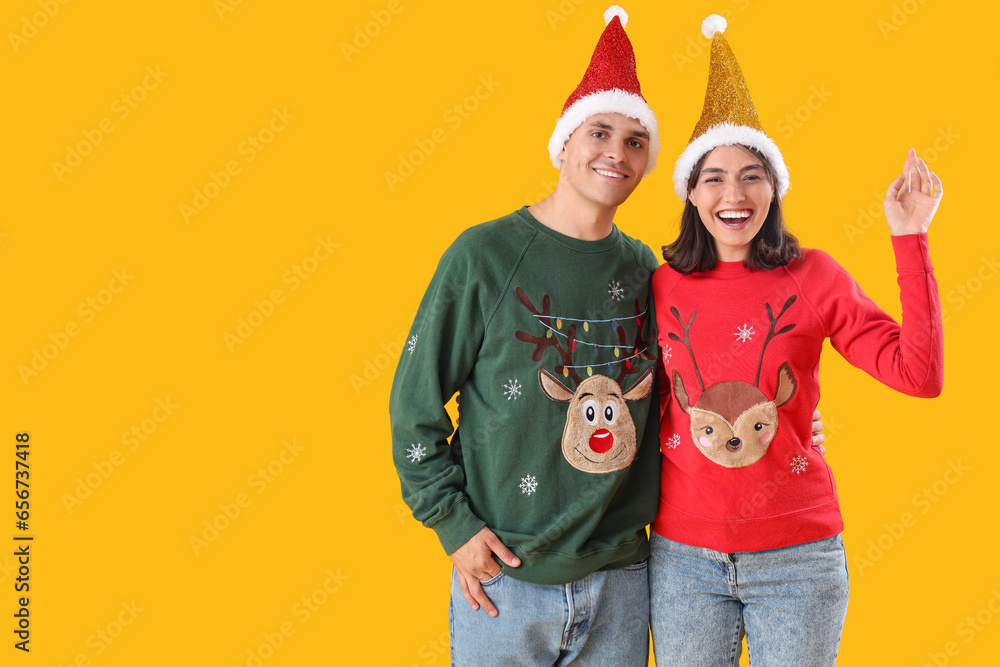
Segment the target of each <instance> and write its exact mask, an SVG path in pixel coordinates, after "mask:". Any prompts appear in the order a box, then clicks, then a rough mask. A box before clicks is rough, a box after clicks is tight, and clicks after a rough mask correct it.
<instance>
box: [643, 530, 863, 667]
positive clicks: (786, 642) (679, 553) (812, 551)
mask: <svg viewBox="0 0 1000 667" xmlns="http://www.w3.org/2000/svg"><path fill="white" fill-rule="evenodd" d="M650 538H651V539H650V544H651V547H652V554H651V555H650V557H649V597H650V605H651V612H650V627H651V628H652V631H653V653H654V655H655V657H656V665H657V667H665V666H667V665H682V666H683V667H723V666H728V665H732V666H733V667H736V665H738V664H739V656H740V640H741V639H742V637H743V634H744V632H745V633H746V638H747V650H748V653H749V657H750V664H751V665H752V666H753V667H788V666H789V665H795V667H821V666H824V667H825V666H826V665H835V664H836V662H837V651H838V649H839V648H840V635H841V632H842V631H843V629H844V617H845V616H846V614H847V595H848V582H847V559H846V557H845V555H844V543H843V541H842V540H841V537H840V535H836V536H834V537H831V538H827V539H825V540H817V541H815V542H807V543H805V544H797V545H795V546H791V547H784V548H781V549H768V550H766V551H746V552H739V553H733V554H726V553H720V552H718V551H712V550H711V549H703V548H701V547H691V546H687V545H685V544H680V543H678V542H673V541H671V540H668V539H666V538H664V537H662V536H660V535H658V534H657V533H655V532H654V533H652V535H651V536H650Z"/></svg>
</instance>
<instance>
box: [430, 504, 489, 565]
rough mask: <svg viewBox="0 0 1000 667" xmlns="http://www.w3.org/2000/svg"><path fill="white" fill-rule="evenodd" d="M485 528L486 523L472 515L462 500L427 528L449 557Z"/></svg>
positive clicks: (467, 505)
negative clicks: (432, 532)
mask: <svg viewBox="0 0 1000 667" xmlns="http://www.w3.org/2000/svg"><path fill="white" fill-rule="evenodd" d="M485 526H486V522H485V521H483V520H482V519H480V518H479V517H478V516H476V515H475V514H473V513H472V510H471V509H469V501H468V500H467V499H465V498H463V499H462V500H461V501H459V502H458V503H455V506H454V507H452V508H451V510H449V512H448V513H447V514H445V515H444V516H443V517H441V519H439V520H438V521H436V522H434V525H433V526H428V527H429V528H433V529H434V532H435V533H437V536H438V540H440V541H441V546H442V547H444V551H445V553H446V554H448V555H449V556H450V555H451V554H453V553H455V550H456V549H458V548H459V547H460V546H462V545H463V544H465V543H466V542H468V541H469V540H471V539H472V536H473V535H475V534H476V533H478V532H479V531H480V530H481V529H482V528H484V527H485Z"/></svg>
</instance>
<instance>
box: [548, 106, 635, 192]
mask: <svg viewBox="0 0 1000 667" xmlns="http://www.w3.org/2000/svg"><path fill="white" fill-rule="evenodd" d="M559 159H560V160H562V168H561V169H560V173H559V183H560V185H562V186H564V187H567V188H569V189H570V190H572V191H573V192H575V193H576V194H577V195H578V196H579V197H581V198H582V199H583V200H586V201H589V202H592V203H594V204H597V205H599V206H604V207H611V208H614V207H617V206H618V205H620V204H621V203H622V202H624V201H625V200H626V199H628V196H629V195H630V194H632V191H633V190H635V187H636V186H637V185H639V181H640V180H642V175H643V173H645V171H646V162H647V161H648V159H649V132H647V131H646V128H644V127H643V126H642V124H641V123H640V122H639V121H638V120H636V119H635V118H629V117H628V116H623V115H622V114H619V113H603V114H597V115H595V116H591V117H590V118H588V119H587V120H586V121H585V122H584V123H583V124H582V125H580V127H578V128H576V129H575V130H574V131H573V134H571V135H570V137H569V139H568V140H567V141H566V144H565V145H564V146H563V149H562V151H561V152H560V153H559Z"/></svg>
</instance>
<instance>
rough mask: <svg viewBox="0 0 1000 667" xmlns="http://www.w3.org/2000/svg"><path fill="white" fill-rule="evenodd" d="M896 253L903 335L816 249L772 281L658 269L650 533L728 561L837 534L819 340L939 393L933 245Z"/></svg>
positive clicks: (898, 247)
mask: <svg viewBox="0 0 1000 667" xmlns="http://www.w3.org/2000/svg"><path fill="white" fill-rule="evenodd" d="M892 245H893V250H894V251H895V255H896V271H897V273H898V283H899V288H900V294H901V299H902V306H903V317H902V325H900V324H898V323H896V322H895V321H894V320H893V319H892V318H891V317H889V316H888V315H886V314H885V313H884V312H883V311H882V310H881V309H880V308H879V307H878V306H877V305H875V303H874V302H873V301H872V300H871V299H869V298H868V297H867V296H865V294H864V292H862V291H861V288H860V287H859V286H858V284H857V283H856V282H855V281H854V279H853V278H851V276H850V275H849V274H848V273H847V271H845V270H844V269H843V267H841V266H840V265H839V264H837V262H836V261H834V259H833V258H832V257H830V256H829V255H827V254H826V253H824V252H822V251H820V250H804V251H803V256H802V258H801V259H799V260H794V261H792V262H791V263H790V264H788V265H787V266H785V267H782V268H779V269H775V270H773V271H752V270H749V269H747V268H746V267H744V266H743V264H742V263H741V262H719V263H717V264H716V268H715V269H713V270H711V271H705V272H700V273H694V274H690V275H682V274H679V273H677V272H676V271H674V270H673V269H671V268H670V267H669V266H667V265H663V266H661V267H660V268H659V269H658V270H657V271H656V273H655V274H654V275H653V294H654V297H655V299H656V318H657V325H658V329H659V334H658V335H659V343H660V353H661V361H662V362H663V363H662V364H661V366H660V368H661V369H662V373H663V374H662V375H661V378H660V379H661V382H660V387H661V396H660V410H661V413H662V415H663V418H662V420H661V426H660V449H661V452H662V457H661V461H662V465H661V485H660V505H659V512H658V514H657V517H656V520H655V521H654V522H653V529H654V530H655V531H656V532H657V533H659V534H660V535H662V536H664V537H666V538H668V539H671V540H674V541H676V542H681V543H684V544H689V545H693V546H700V547H708V548H710V549H714V550H716V551H721V552H726V553H732V552H737V551H759V550H762V549H775V548H778V547H784V546H789V545H792V544H802V543H804V542H810V541H813V540H819V539H823V538H827V537H832V536H833V535H836V534H838V533H840V532H841V531H842V530H843V526H844V524H843V519H841V516H840V506H839V504H838V501H837V492H836V486H835V484H834V480H833V474H832V472H831V470H830V467H829V466H828V465H827V463H826V460H825V459H824V458H823V456H822V455H821V454H820V453H819V452H818V451H817V450H816V449H815V448H814V447H812V414H813V411H814V410H815V408H816V405H817V404H818V403H819V396H820V391H819V381H818V376H819V357H820V352H821V350H822V347H823V339H825V338H829V339H830V342H831V344H832V345H833V347H834V349H836V350H837V351H838V352H839V353H840V354H841V355H843V356H844V358H845V359H847V360H848V361H849V362H850V363H851V364H853V365H854V366H857V367H858V368H861V369H862V370H864V371H866V372H867V373H869V374H870V375H872V376H873V377H874V378H876V379H877V380H879V381H881V382H883V383H884V384H886V385H888V386H889V387H892V388H893V389H896V390H898V391H901V392H903V393H905V394H910V395H913V396H923V397H933V396H937V395H938V394H939V393H940V392H941V383H942V366H943V356H944V354H943V346H942V341H941V328H942V327H941V305H940V302H939V300H938V290H937V283H936V281H935V280H934V271H933V267H932V266H931V261H930V256H929V255H928V250H927V235H926V234H920V235H910V236H894V237H892Z"/></svg>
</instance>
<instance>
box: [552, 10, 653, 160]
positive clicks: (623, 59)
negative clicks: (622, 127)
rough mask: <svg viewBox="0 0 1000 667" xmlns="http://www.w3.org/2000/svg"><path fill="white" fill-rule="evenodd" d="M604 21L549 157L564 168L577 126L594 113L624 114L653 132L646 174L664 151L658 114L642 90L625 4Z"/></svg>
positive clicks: (558, 126) (607, 14)
mask: <svg viewBox="0 0 1000 667" xmlns="http://www.w3.org/2000/svg"><path fill="white" fill-rule="evenodd" d="M604 23H605V24H606V27H605V28H604V33H603V34H602V35H601V39H600V40H599V41H598V42H597V47H596V48H595V49H594V55H593V56H592V57H591V59H590V67H588V68H587V72H586V73H585V74H584V75H583V81H581V82H580V85H579V86H577V87H576V90H574V91H573V94H572V95H570V96H569V99H567V100H566V104H565V105H564V106H563V111H562V116H560V117H559V120H558V121H557V122H556V127H555V129H554V130H553V131H552V136H551V137H550V138H549V157H550V158H551V159H552V164H553V165H555V166H556V168H559V167H561V166H562V161H561V160H560V159H559V157H558V156H559V153H561V152H562V149H563V145H564V144H565V143H566V141H567V140H568V139H569V135H571V134H573V131H574V130H575V129H576V128H578V127H580V125H582V124H583V123H584V121H586V120H587V119H588V118H590V117H591V116H594V115H597V114H601V113H620V114H622V115H624V116H628V117H629V118H635V119H636V120H638V121H639V123H640V124H642V126H643V127H644V128H646V131H647V132H649V161H648V162H647V163H646V171H645V173H644V174H643V176H646V175H647V174H649V172H651V171H652V170H653V167H655V166H656V154H657V153H659V151H660V133H659V131H658V130H657V126H656V114H654V113H653V110H652V109H650V108H649V105H648V104H647V103H646V100H645V99H644V98H643V97H642V92H641V91H640V90H639V78H638V77H637V76H636V73H635V53H634V52H633V51H632V42H630V41H629V39H628V36H627V35H626V34H625V26H626V25H627V24H628V14H626V13H625V10H624V9H622V8H621V7H619V6H617V5H612V6H611V7H608V9H607V11H605V12H604Z"/></svg>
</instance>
